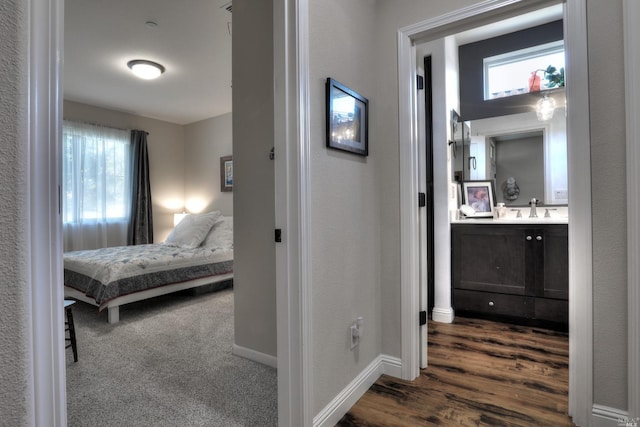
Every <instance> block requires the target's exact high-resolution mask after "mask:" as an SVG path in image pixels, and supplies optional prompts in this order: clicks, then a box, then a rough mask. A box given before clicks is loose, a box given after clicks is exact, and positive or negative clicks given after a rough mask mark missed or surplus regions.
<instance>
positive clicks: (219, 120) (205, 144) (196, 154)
mask: <svg viewBox="0 0 640 427" xmlns="http://www.w3.org/2000/svg"><path fill="white" fill-rule="evenodd" d="M231 135H232V132H231V113H227V114H223V115H221V116H217V117H213V118H210V119H206V120H202V121H199V122H195V123H191V124H188V125H186V126H185V127H184V188H185V194H184V200H185V206H186V207H187V210H188V211H189V212H191V211H193V212H208V211H212V210H219V211H220V212H222V213H223V214H224V215H233V193H231V192H221V191H220V157H223V156H230V155H231V154H232V148H233V144H232V142H233V141H232V136H231Z"/></svg>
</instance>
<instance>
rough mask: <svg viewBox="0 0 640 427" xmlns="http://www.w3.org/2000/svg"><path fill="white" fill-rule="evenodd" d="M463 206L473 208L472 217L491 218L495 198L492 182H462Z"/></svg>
mask: <svg viewBox="0 0 640 427" xmlns="http://www.w3.org/2000/svg"><path fill="white" fill-rule="evenodd" d="M462 197H463V199H464V204H465V205H468V206H470V207H472V208H473V210H474V211H475V214H474V215H473V217H481V218H482V217H492V216H493V207H494V206H495V204H496V196H495V191H494V187H493V181H463V182H462Z"/></svg>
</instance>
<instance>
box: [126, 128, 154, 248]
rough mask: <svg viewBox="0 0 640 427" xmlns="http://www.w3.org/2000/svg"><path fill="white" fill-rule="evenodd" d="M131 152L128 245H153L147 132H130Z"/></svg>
mask: <svg viewBox="0 0 640 427" xmlns="http://www.w3.org/2000/svg"><path fill="white" fill-rule="evenodd" d="M131 150H132V156H131V159H132V160H131V161H132V162H133V165H132V166H133V167H132V171H133V173H132V186H133V191H132V192H131V197H132V200H131V219H130V222H129V233H128V244H129V245H141V244H144V243H153V214H152V212H151V182H150V181H149V155H148V152H147V132H144V131H141V130H132V131H131Z"/></svg>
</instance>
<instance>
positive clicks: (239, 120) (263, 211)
mask: <svg viewBox="0 0 640 427" xmlns="http://www.w3.org/2000/svg"><path fill="white" fill-rule="evenodd" d="M232 57H233V60H232V61H233V62H232V68H233V110H234V111H238V112H239V113H234V114H233V168H234V183H233V205H234V236H233V237H234V257H235V258H234V268H233V269H234V282H233V286H234V295H235V297H234V298H235V304H234V307H235V317H234V318H235V325H234V327H235V344H236V345H238V346H241V347H245V348H248V349H251V350H255V351H257V352H260V353H264V354H267V355H271V356H275V355H276V353H277V343H276V336H277V335H276V283H275V282H276V279H275V274H276V273H275V243H274V237H273V236H274V228H275V204H274V198H275V187H274V169H273V161H272V160H270V159H269V151H270V150H271V147H273V145H274V140H273V132H274V127H273V120H274V118H273V114H274V113H273V103H274V93H273V83H274V80H273V5H272V2H269V1H259V2H257V1H248V0H235V1H234V2H233V43H232Z"/></svg>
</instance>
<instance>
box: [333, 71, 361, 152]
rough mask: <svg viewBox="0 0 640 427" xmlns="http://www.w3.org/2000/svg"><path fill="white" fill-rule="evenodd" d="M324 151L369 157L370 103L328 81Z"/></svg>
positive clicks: (341, 86)
mask: <svg viewBox="0 0 640 427" xmlns="http://www.w3.org/2000/svg"><path fill="white" fill-rule="evenodd" d="M326 86H327V87H326V90H327V147H329V148H335V149H338V150H344V151H349V152H351V153H355V154H359V155H361V156H367V155H369V100H368V99H367V98H365V97H364V96H362V95H360V94H358V93H357V92H355V91H353V90H352V89H349V88H348V87H346V86H345V85H343V84H341V83H339V82H337V81H335V80H334V79H332V78H328V79H327V85H326Z"/></svg>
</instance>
